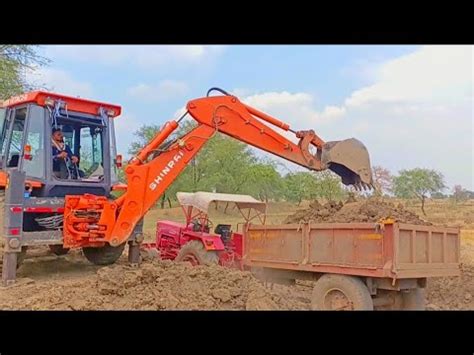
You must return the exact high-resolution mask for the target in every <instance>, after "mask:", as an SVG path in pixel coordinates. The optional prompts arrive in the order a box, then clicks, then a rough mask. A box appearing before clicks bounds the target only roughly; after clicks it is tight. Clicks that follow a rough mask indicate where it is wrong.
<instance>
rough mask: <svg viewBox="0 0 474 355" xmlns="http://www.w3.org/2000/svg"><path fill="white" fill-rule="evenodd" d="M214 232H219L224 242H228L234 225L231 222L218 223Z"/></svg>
mask: <svg viewBox="0 0 474 355" xmlns="http://www.w3.org/2000/svg"><path fill="white" fill-rule="evenodd" d="M214 233H215V234H219V235H220V236H221V237H222V240H223V241H224V243H226V242H227V241H229V240H230V237H231V235H232V226H231V225H230V224H218V225H217V226H216V228H215V229H214Z"/></svg>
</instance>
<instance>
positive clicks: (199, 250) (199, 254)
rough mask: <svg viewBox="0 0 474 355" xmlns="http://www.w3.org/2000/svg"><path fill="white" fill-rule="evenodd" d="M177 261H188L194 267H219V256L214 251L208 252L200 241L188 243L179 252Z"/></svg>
mask: <svg viewBox="0 0 474 355" xmlns="http://www.w3.org/2000/svg"><path fill="white" fill-rule="evenodd" d="M175 261H182V262H184V261H188V262H190V263H191V264H192V265H194V266H195V265H217V264H219V256H218V255H217V252H215V251H213V250H206V249H205V248H204V245H203V244H202V242H201V241H199V240H191V241H189V242H187V243H186V244H185V245H184V246H183V247H182V248H181V250H180V251H179V253H178V255H177V256H176V258H175Z"/></svg>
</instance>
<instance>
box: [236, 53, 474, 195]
mask: <svg viewBox="0 0 474 355" xmlns="http://www.w3.org/2000/svg"><path fill="white" fill-rule="evenodd" d="M472 50H473V47H472V46H425V47H421V48H420V49H418V50H416V51H414V52H413V53H410V54H408V55H404V56H401V57H398V58H395V59H392V60H389V61H386V62H384V63H381V64H379V65H378V66H377V68H376V70H374V73H375V74H374V83H373V84H371V85H368V86H366V87H362V88H360V89H358V90H356V91H354V92H353V93H352V94H351V95H349V96H348V97H347V98H346V100H344V102H343V104H341V105H340V106H327V107H325V108H322V109H319V108H317V107H316V105H315V102H314V98H313V96H311V95H310V94H307V93H303V92H300V93H289V92H267V93H260V94H253V95H250V96H247V97H241V99H242V100H243V101H244V102H246V103H248V104H250V105H252V106H255V107H257V108H259V109H261V110H262V111H264V112H267V113H269V114H271V115H273V116H275V117H276V118H278V119H280V120H283V121H285V122H287V123H289V124H290V126H292V128H294V129H314V130H315V131H316V132H317V133H318V134H319V135H320V136H321V137H322V138H323V139H325V140H327V141H330V140H339V139H345V138H350V137H353V136H355V137H356V138H358V139H360V140H361V141H362V142H364V144H365V145H366V146H367V148H368V150H369V152H370V154H371V160H372V164H373V165H382V166H384V167H387V168H389V169H390V170H392V172H397V171H398V170H400V169H404V168H414V167H426V168H433V169H437V170H439V171H441V172H442V173H443V174H444V175H445V177H446V180H447V183H448V184H449V185H450V186H452V185H454V184H457V183H459V184H462V185H463V186H465V187H467V188H469V189H471V190H472V189H474V173H473V166H474V157H473V150H474V146H473V145H474V142H473V134H474V131H473V92H472V85H473V81H474V80H473V66H474V65H473V56H472ZM239 90H240V92H243V93H245V92H246V91H244V90H243V89H239Z"/></svg>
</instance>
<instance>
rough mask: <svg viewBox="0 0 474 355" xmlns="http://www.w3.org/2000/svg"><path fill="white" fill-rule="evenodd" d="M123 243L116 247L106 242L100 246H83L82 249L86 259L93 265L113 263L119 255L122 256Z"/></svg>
mask: <svg viewBox="0 0 474 355" xmlns="http://www.w3.org/2000/svg"><path fill="white" fill-rule="evenodd" d="M125 244H126V243H123V244H121V245H119V246H118V247H113V246H111V245H110V244H106V245H104V246H103V247H100V248H93V247H84V248H82V251H83V253H84V256H85V257H86V259H87V260H89V261H90V262H91V263H92V264H94V265H110V264H114V263H115V262H116V261H117V260H118V259H119V258H120V256H122V253H123V250H124V249H125Z"/></svg>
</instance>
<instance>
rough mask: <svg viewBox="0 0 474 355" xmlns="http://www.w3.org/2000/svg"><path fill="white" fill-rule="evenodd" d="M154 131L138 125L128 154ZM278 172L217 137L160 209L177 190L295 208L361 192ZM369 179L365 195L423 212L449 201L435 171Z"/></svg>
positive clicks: (331, 177)
mask: <svg viewBox="0 0 474 355" xmlns="http://www.w3.org/2000/svg"><path fill="white" fill-rule="evenodd" d="M194 126H195V124H194V122H190V121H185V123H184V125H182V126H181V127H180V128H179V129H178V130H177V132H176V134H174V135H173V136H172V137H170V139H169V141H171V140H174V139H176V138H177V137H180V136H182V135H184V134H185V133H186V132H188V131H189V130H191V129H192V128H193V127H194ZM159 130H160V126H157V125H143V126H142V127H141V128H140V129H139V130H138V131H136V132H135V137H136V140H135V141H134V142H133V143H132V144H131V146H130V150H129V154H131V155H135V154H136V153H137V152H138V151H139V150H140V149H141V148H142V147H144V146H145V145H146V143H147V142H149V141H150V140H151V139H152V138H153V137H154V135H155V134H156V133H157V132H158V131H159ZM169 141H168V142H169ZM168 142H165V143H164V144H165V145H166V144H167V143H168ZM278 168H279V166H278V164H277V163H276V162H275V161H273V160H271V159H268V158H261V157H258V156H257V155H256V154H255V152H254V150H253V149H252V148H250V147H249V146H248V145H246V144H244V143H242V142H239V141H237V140H235V139H232V138H229V137H227V136H224V135H222V134H220V133H218V134H216V135H215V136H214V137H212V138H211V139H210V140H209V142H208V143H207V144H206V145H205V146H204V147H203V148H202V150H201V151H200V152H199V154H198V155H197V156H196V158H195V159H193V160H192V161H191V163H190V164H189V165H188V166H187V167H186V168H185V169H184V171H183V172H182V173H181V175H180V176H179V177H178V178H177V179H176V181H175V182H174V183H173V184H172V185H171V186H170V187H169V188H168V189H167V191H166V192H165V194H164V195H163V196H162V199H161V201H160V205H161V207H164V206H165V205H168V206H171V201H172V200H174V199H175V198H176V192H178V191H184V192H196V191H213V192H222V193H233V194H248V195H251V196H253V197H255V198H257V199H260V200H262V201H265V202H268V201H280V200H284V201H289V202H294V203H297V204H298V205H299V204H301V202H302V201H304V200H313V199H326V200H342V199H346V198H347V197H348V195H349V194H356V195H357V194H360V193H357V192H355V191H352V189H351V188H348V187H346V186H344V185H343V184H342V183H341V182H340V178H339V177H338V176H337V175H335V174H333V173H332V172H331V171H329V170H326V171H322V172H311V171H297V172H287V173H282V172H281V171H282V169H278ZM373 176H374V183H375V186H376V190H375V191H373V192H370V193H365V194H366V195H367V194H375V195H380V196H382V195H385V196H395V197H398V198H416V199H419V200H420V202H421V209H422V211H423V213H424V205H425V201H426V199H427V198H430V197H431V198H440V197H443V196H444V197H448V195H445V194H443V191H445V190H446V184H445V180H444V177H443V175H442V174H441V173H440V172H438V171H436V170H432V169H423V168H415V169H410V170H401V171H399V172H398V174H397V175H392V174H391V173H390V171H389V170H388V169H385V168H383V167H381V166H374V167H373ZM451 197H453V198H454V199H455V200H456V201H460V200H463V199H466V198H473V197H474V196H473V193H472V192H470V191H468V190H466V189H463V188H462V187H461V186H459V185H456V186H455V188H454V190H453V193H452V195H451Z"/></svg>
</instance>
